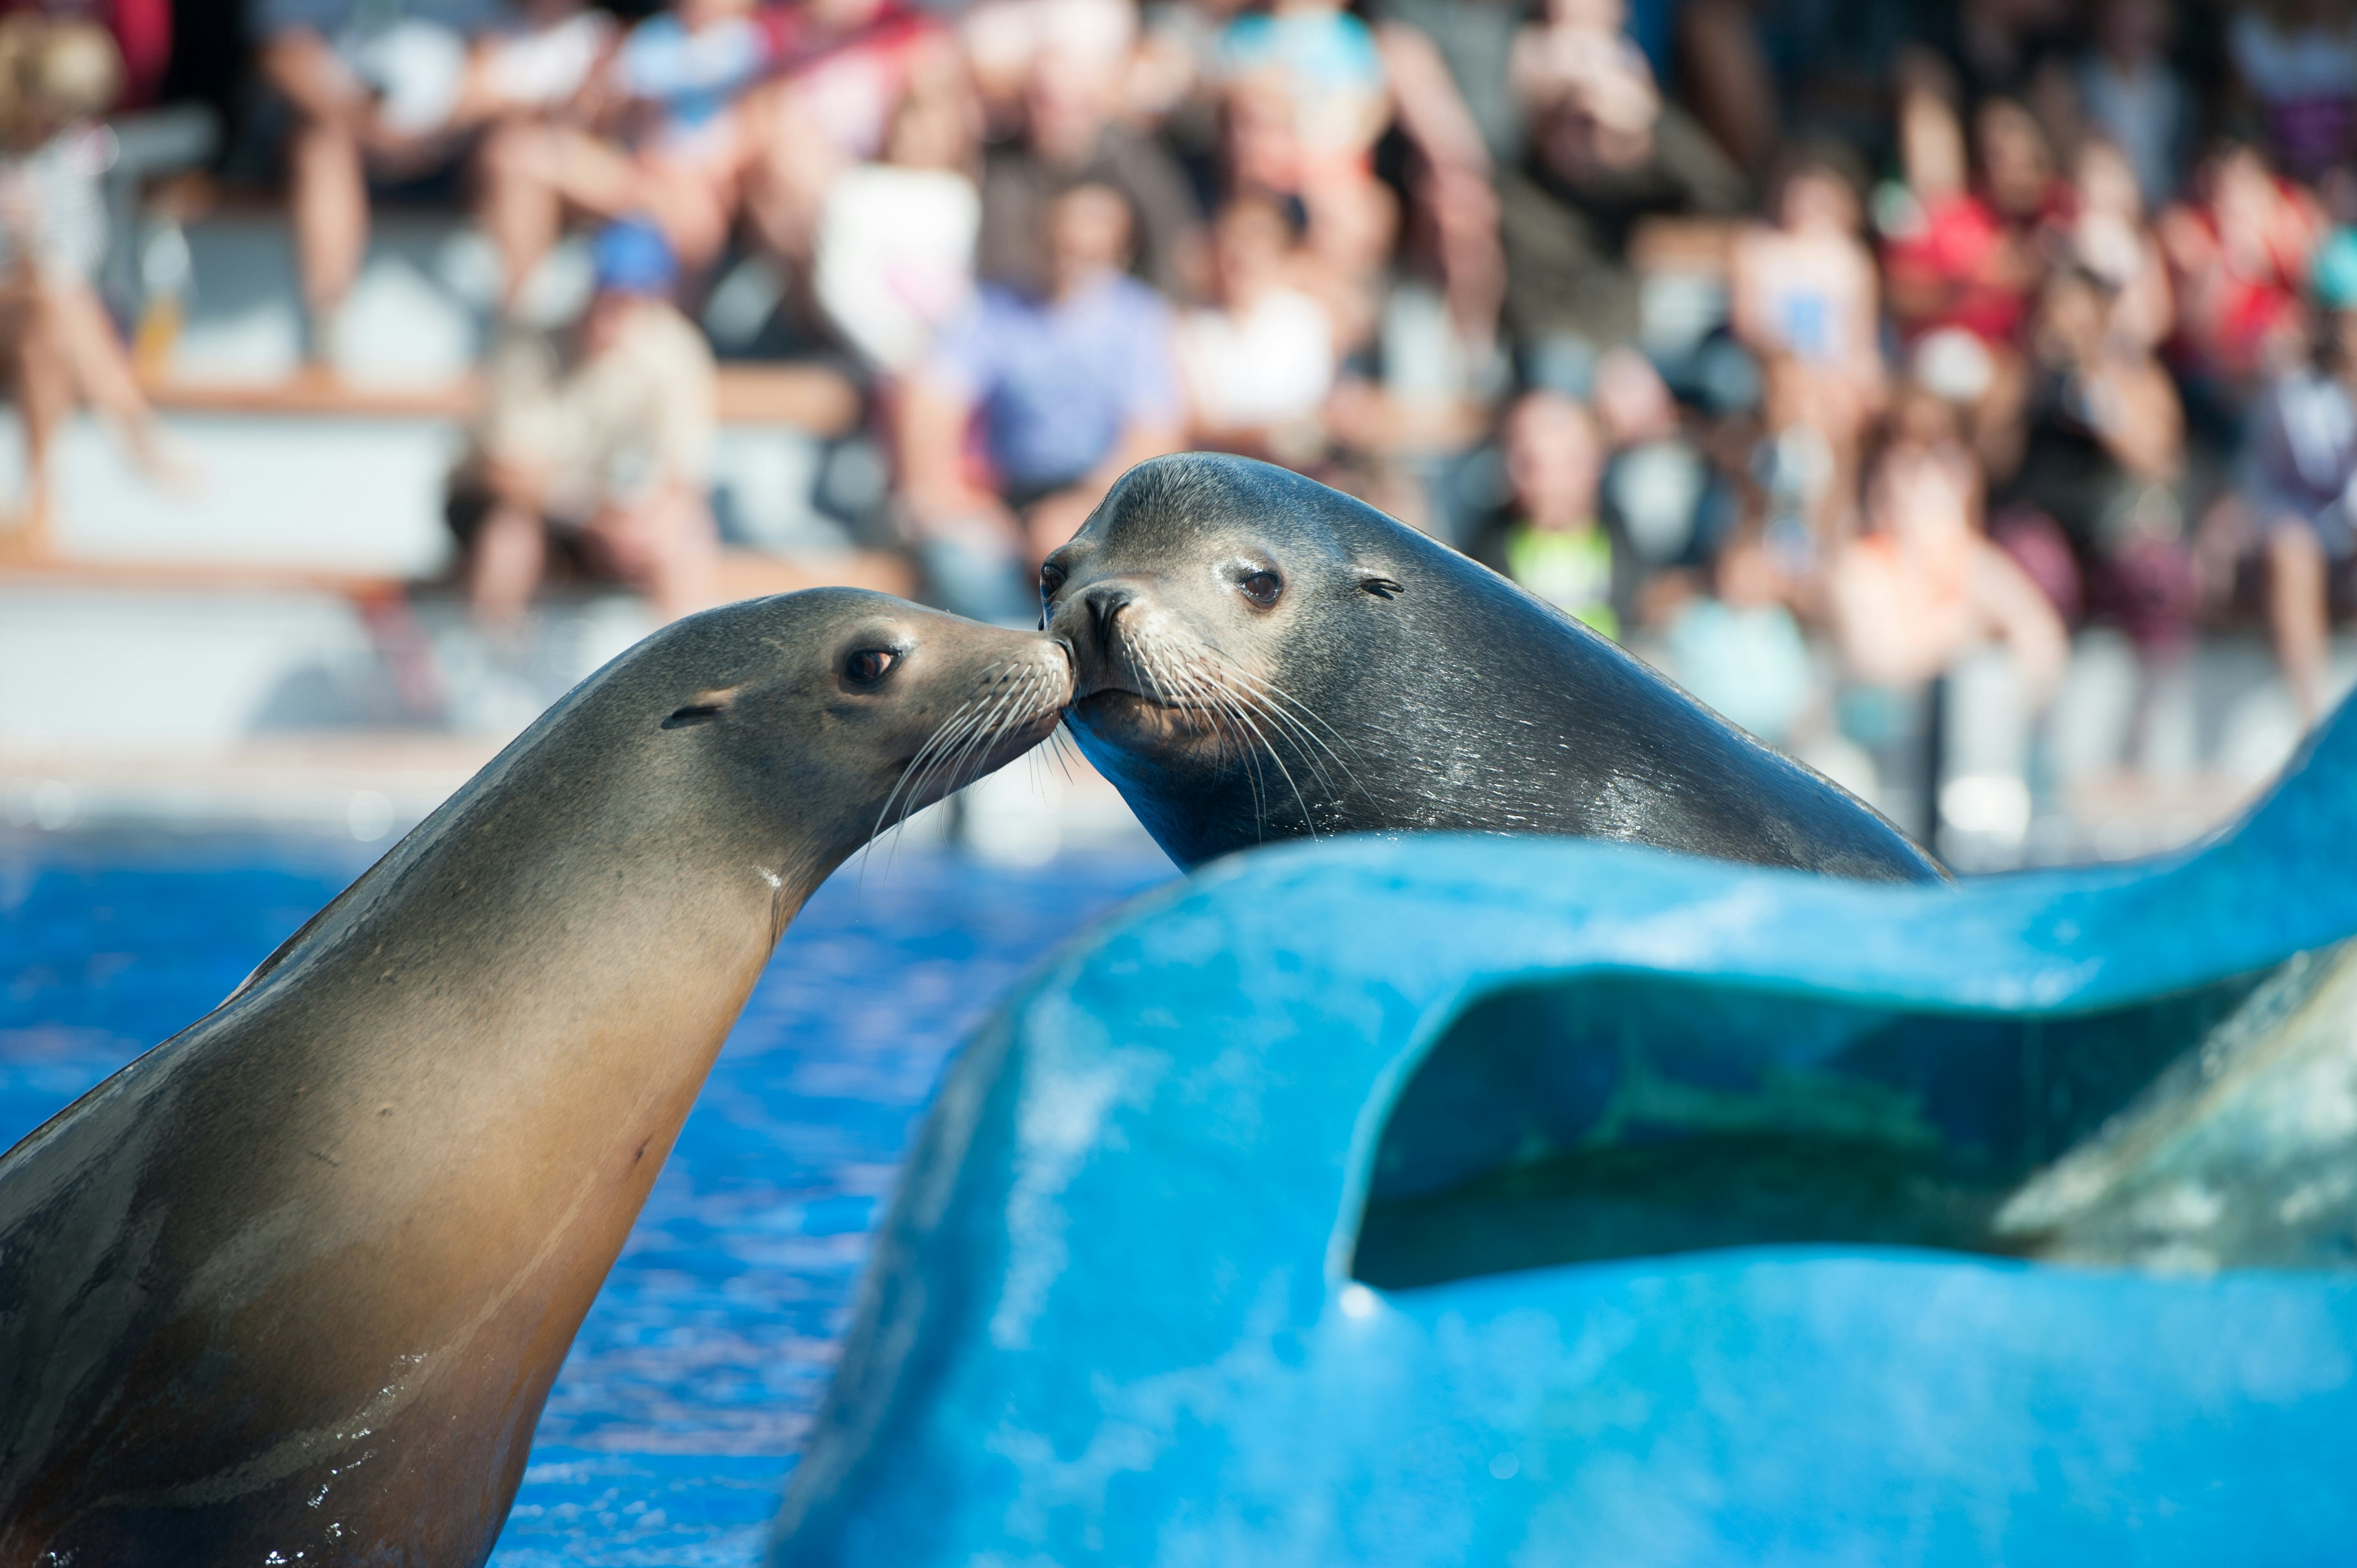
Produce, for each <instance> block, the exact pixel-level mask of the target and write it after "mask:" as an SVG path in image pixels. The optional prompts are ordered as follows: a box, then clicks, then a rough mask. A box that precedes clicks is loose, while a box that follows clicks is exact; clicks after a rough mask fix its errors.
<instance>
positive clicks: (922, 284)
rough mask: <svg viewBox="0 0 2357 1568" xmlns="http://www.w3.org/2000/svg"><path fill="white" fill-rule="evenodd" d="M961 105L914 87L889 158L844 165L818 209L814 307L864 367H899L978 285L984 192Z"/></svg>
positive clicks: (895, 126)
mask: <svg viewBox="0 0 2357 1568" xmlns="http://www.w3.org/2000/svg"><path fill="white" fill-rule="evenodd" d="M973 152H974V148H973V137H972V135H971V134H970V133H969V131H968V125H967V113H966V106H965V105H964V104H963V102H959V101H958V100H957V99H956V98H954V97H951V96H948V95H945V94H940V93H911V94H909V96H908V97H907V98H906V99H904V100H902V102H901V104H900V107H899V110H898V111H896V112H895V113H894V114H893V117H892V126H891V130H890V132H889V134H888V136H887V138H886V141H885V147H884V157H885V161H884V162H882V163H877V164H862V165H859V166H856V167H854V168H851V169H848V170H846V171H845V173H844V174H842V175H841V176H840V177H837V178H836V180H835V181H834V184H833V185H832V186H831V187H829V188H828V189H827V193H826V199H825V201H824V203H823V205H822V206H821V208H820V209H819V221H818V257H817V276H816V280H815V283H816V289H817V294H818V303H819V308H820V309H822V310H823V311H824V312H825V313H826V317H827V319H828V321H830V322H831V323H833V324H834V328H835V330H836V331H837V332H839V333H841V334H842V335H843V337H844V338H845V341H847V342H848V343H849V344H850V345H851V347H852V348H854V349H856V350H858V352H859V354H860V356H861V357H862V358H863V359H865V360H866V361H867V362H868V363H869V364H870V365H872V366H874V367H875V368H876V369H877V370H879V371H885V372H887V373H888V374H894V375H897V374H899V373H901V372H903V371H907V370H909V368H910V367H911V366H913V365H915V364H916V363H917V362H918V361H919V360H922V359H923V358H924V356H925V352H926V350H927V349H931V347H932V342H933V337H934V334H936V333H937V332H939V331H940V329H941V328H942V326H943V325H944V324H945V323H947V322H948V321H950V320H951V319H952V318H953V317H956V316H957V314H958V313H959V312H960V311H961V310H963V308H964V307H965V304H966V301H967V300H968V299H969V298H970V297H971V296H972V295H973V293H974V238H975V236H976V234H977V233H979V232H980V231H981V227H982V193H981V192H980V190H978V189H977V188H975V185H974V178H973V177H972V176H971V175H969V174H968V173H967V172H966V166H967V165H968V163H969V162H970V161H971V159H972V156H973Z"/></svg>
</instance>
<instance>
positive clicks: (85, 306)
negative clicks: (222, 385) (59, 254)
mask: <svg viewBox="0 0 2357 1568" xmlns="http://www.w3.org/2000/svg"><path fill="white" fill-rule="evenodd" d="M41 292H42V306H43V308H44V309H45V311H46V312H47V314H48V318H49V321H50V323H51V325H52V326H53V328H54V335H55V338H56V341H57V344H58V346H59V349H60V350H61V354H62V358H63V359H64V360H65V363H66V365H67V366H68V368H69V369H70V372H71V374H72V380H73V385H74V386H75V387H76V388H77V389H79V391H80V392H81V397H82V401H83V402H85V403H88V404H89V405H90V406H91V407H92V408H95V409H97V410H98V411H99V413H102V414H103V415H105V416H106V418H107V419H108V420H109V421H111V422H112V423H113V425H114V427H115V429H116V430H117V431H118V432H119V433H120V434H121V435H122V437H123V442H124V445H125V446H128V447H129V448H130V449H131V454H132V456H133V457H134V458H135V459H136V460H137V462H138V464H139V466H140V467H143V468H145V469H146V470H147V471H148V473H150V474H151V475H161V476H167V477H168V476H169V473H170V470H171V468H172V465H171V464H170V463H169V462H168V460H167V457H166V455H165V453H164V451H163V450H162V446H161V444H160V442H159V441H158V439H157V434H158V433H157V430H156V413H155V410H153V409H152V408H150V407H149V406H148V404H147V396H146V394H145V392H141V391H140V390H139V381H138V378H137V377H136V376H135V374H134V373H133V372H132V369H131V356H130V355H129V354H128V353H127V352H126V351H125V350H124V347H123V339H122V338H119V337H118V336H116V334H115V330H114V323H113V321H112V320H111V319H109V318H108V317H107V314H106V306H103V305H102V304H100V303H99V299H98V295H96V294H94V293H92V292H91V287H90V285H88V284H86V283H84V282H82V281H81V279H80V278H74V277H67V278H53V279H48V280H46V281H45V282H44V284H43V285H42V290H41Z"/></svg>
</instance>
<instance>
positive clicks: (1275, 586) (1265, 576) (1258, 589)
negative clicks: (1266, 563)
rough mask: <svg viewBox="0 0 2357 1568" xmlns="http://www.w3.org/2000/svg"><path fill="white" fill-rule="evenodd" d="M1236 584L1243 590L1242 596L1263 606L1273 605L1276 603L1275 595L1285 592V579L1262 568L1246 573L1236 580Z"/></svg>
mask: <svg viewBox="0 0 2357 1568" xmlns="http://www.w3.org/2000/svg"><path fill="white" fill-rule="evenodd" d="M1236 586H1237V587H1238V588H1239V589H1241V590H1242V591H1243V596H1244V597H1246V598H1248V599H1250V600H1251V601H1252V602H1253V603H1254V604H1256V605H1263V606H1266V605H1273V604H1275V603H1276V596H1277V595H1279V594H1281V593H1283V592H1285V579H1284V578H1282V577H1280V576H1278V575H1276V574H1275V573H1274V572H1271V571H1268V570H1267V569H1265V568H1264V569H1262V570H1261V571H1258V572H1248V573H1246V574H1245V575H1243V576H1242V577H1240V578H1238V579H1237V580H1236Z"/></svg>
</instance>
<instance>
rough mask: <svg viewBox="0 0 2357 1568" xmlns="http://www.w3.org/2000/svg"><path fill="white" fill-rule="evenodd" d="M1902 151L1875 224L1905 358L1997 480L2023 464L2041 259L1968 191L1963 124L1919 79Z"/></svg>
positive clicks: (1904, 107)
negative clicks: (1961, 425) (1952, 411)
mask: <svg viewBox="0 0 2357 1568" xmlns="http://www.w3.org/2000/svg"><path fill="white" fill-rule="evenodd" d="M1899 149H1900V169H1901V171H1902V173H1903V175H1904V177H1905V183H1904V184H1903V185H1900V186H1899V187H1896V188H1889V189H1886V191H1885V192H1884V195H1883V199H1881V200H1880V201H1878V222H1879V226H1880V228H1881V230H1882V233H1883V249H1882V264H1883V273H1884V277H1885V279H1886V280H1887V282H1888V284H1889V295H1890V313H1891V316H1892V317H1893V318H1894V320H1895V321H1896V323H1897V325H1898V328H1899V332H1900V345H1901V347H1902V349H1903V350H1904V352H1905V356H1906V360H1905V362H1906V364H1907V366H1908V368H1909V370H1910V373H1911V375H1912V376H1913V378H1914V379H1915V380H1916V381H1918V382H1920V383H1921V385H1923V386H1925V387H1926V388H1929V389H1930V390H1932V391H1933V392H1937V393H1938V394H1939V395H1940V396H1942V397H1943V398H1945V399H1947V400H1948V401H1949V402H1951V403H1954V404H1956V405H1957V406H1958V407H1960V408H1964V409H1966V410H1969V411H1970V415H1971V421H1970V436H1971V441H1972V445H1973V447H1974V450H1975V453H1977V454H1978V456H1980V458H1981V461H1982V462H1983V464H1984V465H1986V467H1988V469H1989V470H1990V472H1991V473H1992V474H1993V475H1995V476H1997V477H2000V478H2001V477H2004V476H2007V475H2009V474H2011V473H2012V471H2013V468H2014V467H2015V465H2016V464H2018V462H2019V461H2020V457H2021V439H2022V431H2021V417H2022V407H2023V402H2024V399H2025V397H2026V396H2027V392H2028V378H2027V375H2026V372H2025V367H2024V364H2023V360H2022V357H2021V350H2020V340H2021V338H2022V334H2023V332H2024V329H2025V326H2026V323H2027V321H2028V318H2029V308H2030V301H2031V297H2032V295H2033V294H2034V292H2035V290H2036V288H2037V286H2038V279H2039V275H2040V270H2041V268H2040V258H2039V256H2038V254H2037V252H2036V251H2035V249H2034V247H2033V245H2032V244H2031V242H2029V240H2028V239H2027V238H2025V237H2024V236H2022V235H2020V234H2018V233H2016V232H2015V231H2013V230H2012V229H2011V228H2009V227H2008V226H2007V224H2006V223H2005V222H2004V221H2003V220H2001V219H2000V218H1999V217H1998V216H1997V213H1996V209H1994V208H1992V207H1991V206H1990V205H1989V204H1988V203H1987V202H1986V200H1984V199H1982V198H1981V197H1980V195H1979V194H1978V193H1977V192H1975V191H1974V190H1973V189H1972V188H1971V187H1970V184H1969V180H1968V177H1969V169H1968V166H1967V164H1966V160H1965V152H1964V125H1963V124H1962V122H1961V121H1960V120H1959V119H1958V118H1957V115H1956V111H1955V107H1954V105H1953V103H1952V102H1950V101H1949V98H1948V96H1947V93H1946V92H1945V91H1943V88H1942V87H1941V85H1940V84H1939V83H1937V82H1935V81H1931V80H1929V79H1927V78H1926V77H1925V76H1923V75H1921V74H1918V75H1917V76H1915V77H1914V78H1913V79H1911V80H1910V81H1908V82H1907V83H1906V84H1905V85H1904V86H1902V88H1901V90H1900V99H1899Z"/></svg>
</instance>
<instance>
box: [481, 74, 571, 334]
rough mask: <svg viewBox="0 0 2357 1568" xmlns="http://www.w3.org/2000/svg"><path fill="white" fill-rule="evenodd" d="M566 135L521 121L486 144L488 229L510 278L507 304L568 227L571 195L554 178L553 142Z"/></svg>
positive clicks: (485, 228)
mask: <svg viewBox="0 0 2357 1568" xmlns="http://www.w3.org/2000/svg"><path fill="white" fill-rule="evenodd" d="M562 134H565V133H564V132H562V131H559V130H557V129H555V128H554V127H552V126H547V125H540V124H533V123H532V122H530V121H526V120H515V121H510V122H509V123H507V124H503V125H501V126H500V127H499V129H497V130H495V131H493V132H492V133H491V134H490V136H489V137H488V138H486V139H485V141H484V143H483V151H482V166H481V171H482V188H481V201H482V209H481V216H482V224H483V231H484V232H485V233H486V234H488V235H490V240H491V243H492V245H493V246H494V247H495V248H497V250H498V251H499V253H500V266H501V268H502V269H503V271H504V274H505V277H506V284H505V292H504V293H503V294H502V295H501V303H502V304H504V305H506V306H510V307H512V306H514V304H515V300H516V295H517V292H518V291H519V290H521V289H522V287H523V285H524V284H525V282H526V281H527V280H528V279H530V278H531V276H532V274H533V269H534V268H536V267H538V266H539V265H540V263H541V259H542V258H543V257H544V256H546V255H547V254H548V252H549V251H550V250H551V249H552V248H554V245H555V244H556V241H557V236H558V235H559V234H561V233H562V232H563V231H564V227H565V198H564V194H563V192H562V191H561V190H560V188H558V186H557V184H556V182H555V181H554V179H553V178H551V177H550V172H551V170H552V168H553V166H554V162H555V158H556V156H557V155H556V152H555V149H554V148H553V147H551V146H550V145H549V143H550V141H551V139H552V138H554V137H555V136H558V135H562Z"/></svg>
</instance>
